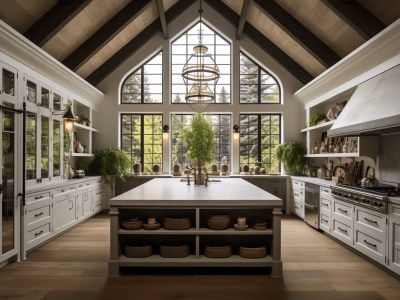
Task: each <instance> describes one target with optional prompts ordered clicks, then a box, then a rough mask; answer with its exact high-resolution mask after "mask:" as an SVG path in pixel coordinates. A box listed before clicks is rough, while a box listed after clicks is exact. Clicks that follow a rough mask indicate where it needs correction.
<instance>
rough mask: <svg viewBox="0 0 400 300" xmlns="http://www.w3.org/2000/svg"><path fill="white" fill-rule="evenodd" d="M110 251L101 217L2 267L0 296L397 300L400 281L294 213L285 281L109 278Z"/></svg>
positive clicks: (286, 236) (260, 277) (253, 276)
mask: <svg viewBox="0 0 400 300" xmlns="http://www.w3.org/2000/svg"><path fill="white" fill-rule="evenodd" d="M108 255H109V220H108V215H107V214H101V215H98V216H96V217H95V218H93V219H91V220H89V221H87V222H85V223H84V224H82V225H80V226H78V227H76V228H74V229H72V230H70V231H69V232H67V233H65V234H63V235H62V236H60V237H58V238H57V239H55V240H53V241H51V242H49V243H47V244H46V245H44V246H42V247H41V248H39V249H37V250H35V251H34V252H32V253H30V254H28V258H27V260H26V261H22V262H19V263H11V264H9V265H7V266H6V267H4V268H2V269H0V299H24V300H39V299H57V300H70V299H71V300H81V299H84V300H98V299H113V300H116V299H124V300H126V299H145V300H159V299H190V300H192V299H193V300H200V299H201V300H203V299H219V300H224V299H229V300H236V299H238V300H239V299H249V300H250V299H251V300H253V299H296V300H302V299H318V300H321V299H323V300H332V299H340V300H343V299H344V300H347V299H348V300H356V299H363V300H370V299H371V300H373V299H400V280H399V279H397V278H395V277H393V276H391V275H390V274H388V273H386V272H385V271H383V270H381V269H380V268H378V267H376V266H375V265H373V264H371V263H370V262H368V261H367V260H365V259H364V258H362V257H360V256H358V255H357V254H355V253H353V252H352V251H350V250H348V249H346V248H344V247H343V246H341V245H339V244H338V243H336V242H335V241H333V240H331V239H330V238H328V237H326V236H325V235H324V234H322V233H320V232H318V231H316V230H314V229H312V228H311V227H309V226H308V225H306V224H305V223H304V222H303V221H300V220H298V219H295V218H292V217H285V218H284V219H283V220H282V257H283V268H284V276H283V278H272V277H270V276H269V275H265V274H257V273H256V272H250V273H249V272H242V271H240V270H239V271H237V272H232V271H229V272H225V273H224V274H222V275H221V274H218V275H216V274H214V271H213V269H208V273H207V272H201V274H200V272H187V270H186V271H182V269H175V270H168V272H169V274H158V273H157V271H154V270H152V271H151V272H147V273H144V274H142V273H140V274H135V275H124V276H122V277H120V278H108V277H107V261H108ZM173 272H176V273H178V274H179V275H174V274H173ZM219 273H221V272H219ZM222 273H223V272H222Z"/></svg>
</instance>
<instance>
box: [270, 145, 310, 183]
mask: <svg viewBox="0 0 400 300" xmlns="http://www.w3.org/2000/svg"><path fill="white" fill-rule="evenodd" d="M306 153H307V149H306V147H305V146H304V144H303V143H301V142H298V141H292V142H286V143H283V144H280V145H278V146H277V147H276V150H275V157H276V159H277V160H278V161H279V162H282V163H283V166H284V168H285V170H286V172H287V173H288V174H289V175H300V174H302V172H303V167H304V155H305V154H306Z"/></svg>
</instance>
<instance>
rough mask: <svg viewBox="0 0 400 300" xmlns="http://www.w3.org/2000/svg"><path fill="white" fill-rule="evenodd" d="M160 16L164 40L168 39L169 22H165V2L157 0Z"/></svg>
mask: <svg viewBox="0 0 400 300" xmlns="http://www.w3.org/2000/svg"><path fill="white" fill-rule="evenodd" d="M156 4H157V9H158V14H159V15H160V22H161V29H162V32H163V37H164V40H166V39H168V37H169V34H168V26H167V21H166V20H165V13H164V4H163V0H156Z"/></svg>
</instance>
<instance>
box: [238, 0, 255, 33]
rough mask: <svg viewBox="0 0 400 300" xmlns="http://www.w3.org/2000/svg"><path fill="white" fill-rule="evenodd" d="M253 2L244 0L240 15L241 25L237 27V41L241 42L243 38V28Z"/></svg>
mask: <svg viewBox="0 0 400 300" xmlns="http://www.w3.org/2000/svg"><path fill="white" fill-rule="evenodd" d="M251 1H252V0H244V1H243V6H242V12H241V14H240V20H239V24H238V26H237V31H236V39H237V40H240V38H241V37H242V33H243V27H244V23H245V22H246V17H247V12H248V11H249V7H250V3H251Z"/></svg>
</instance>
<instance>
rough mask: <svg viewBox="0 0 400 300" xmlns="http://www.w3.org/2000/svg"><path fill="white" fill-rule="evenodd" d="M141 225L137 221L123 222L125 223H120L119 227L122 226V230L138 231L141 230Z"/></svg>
mask: <svg viewBox="0 0 400 300" xmlns="http://www.w3.org/2000/svg"><path fill="white" fill-rule="evenodd" d="M142 224H143V222H142V221H139V220H137V221H129V220H125V221H122V223H121V226H122V228H124V229H127V230H138V229H140V228H142Z"/></svg>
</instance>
